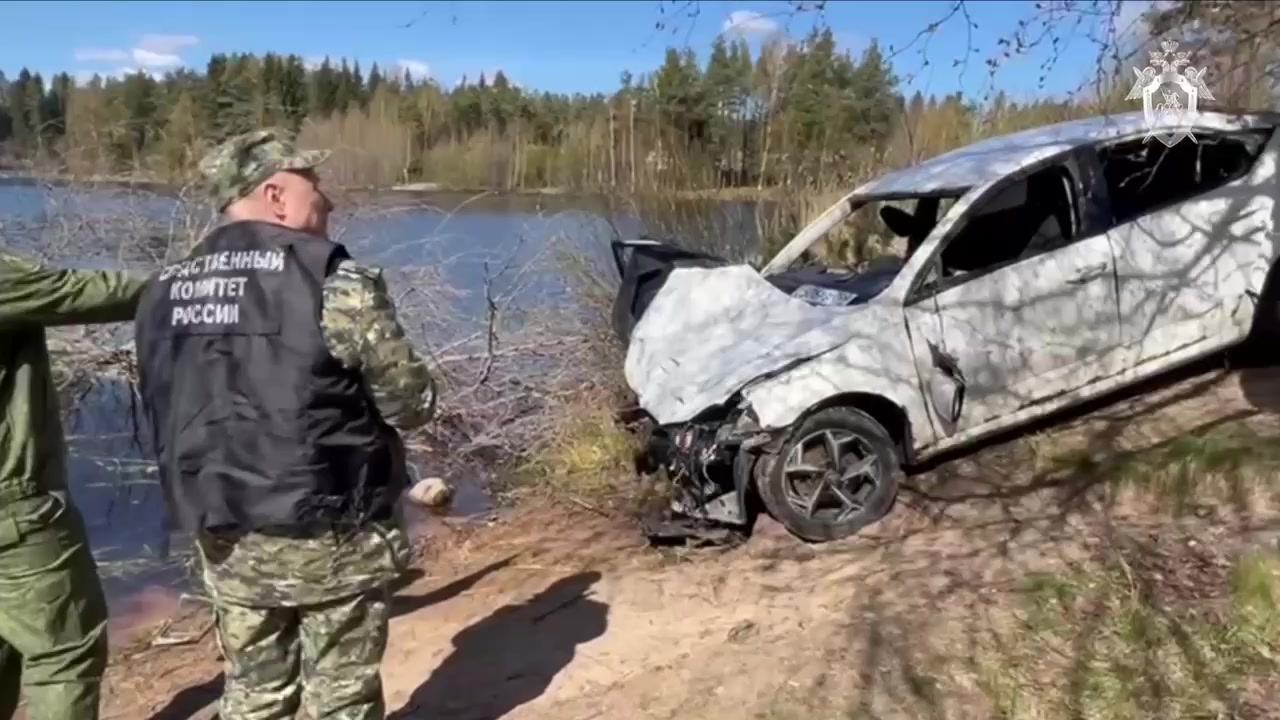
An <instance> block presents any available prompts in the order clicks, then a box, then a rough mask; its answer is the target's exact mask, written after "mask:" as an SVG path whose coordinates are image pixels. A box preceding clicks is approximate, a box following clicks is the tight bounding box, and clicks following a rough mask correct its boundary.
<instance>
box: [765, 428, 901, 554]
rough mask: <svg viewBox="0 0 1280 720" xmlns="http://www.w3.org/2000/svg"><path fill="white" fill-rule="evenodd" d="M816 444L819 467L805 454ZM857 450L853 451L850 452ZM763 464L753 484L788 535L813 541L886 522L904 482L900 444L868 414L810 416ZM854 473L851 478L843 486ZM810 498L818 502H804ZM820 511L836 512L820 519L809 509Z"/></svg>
mask: <svg viewBox="0 0 1280 720" xmlns="http://www.w3.org/2000/svg"><path fill="white" fill-rule="evenodd" d="M829 438H833V439H834V441H835V446H836V448H837V450H836V456H837V458H838V460H837V462H836V463H835V464H832V463H831V462H830V454H831V453H830V448H831V441H830V440H829ZM815 443H816V444H817V445H819V446H821V450H820V452H819V455H821V456H822V457H823V458H824V460H825V463H824V464H822V465H818V464H817V463H818V461H817V460H814V459H812V458H813V456H812V455H808V453H810V452H811V451H812V450H813V449H815ZM855 445H856V446H857V450H856V451H854V452H853V453H850V452H849V450H851V449H853V446H855ZM807 455H808V456H807ZM851 455H854V457H851ZM806 456H807V457H806ZM869 458H874V459H870V460H869ZM765 459H766V460H767V461H768V463H769V465H768V467H767V470H766V471H765V472H763V473H761V474H760V477H759V482H758V483H757V485H758V487H757V490H758V491H759V494H760V499H761V501H763V503H764V506H765V508H766V509H767V510H768V511H769V514H770V515H772V516H773V518H774V519H775V520H777V521H778V522H780V523H782V525H783V526H784V527H785V528H787V530H788V531H789V532H791V533H792V534H793V535H795V536H796V537H799V538H801V539H803V540H807V541H810V542H827V541H831V540H838V539H841V538H845V537H848V536H850V535H854V534H856V533H857V532H858V531H860V530H862V529H863V528H865V527H866V526H868V525H870V524H872V523H874V522H876V521H877V520H879V519H880V518H882V517H884V516H885V514H887V513H888V512H889V510H890V509H891V508H892V507H893V502H894V500H895V499H896V498H897V495H898V484H899V480H900V479H901V478H902V476H903V471H902V466H901V463H900V462H899V456H898V452H897V445H896V443H894V441H893V438H892V437H890V435H889V433H888V432H887V431H885V429H884V427H883V426H881V425H880V423H878V422H876V420H875V419H874V418H872V417H871V416H870V415H868V414H866V413H864V412H862V411H861V410H857V409H854V408H847V407H837V408H828V409H826V410H821V411H819V412H816V413H814V414H813V415H811V416H809V417H808V418H806V419H805V420H804V421H802V422H801V423H800V424H799V425H796V426H795V428H794V429H793V430H792V431H791V433H790V434H789V435H788V437H787V439H786V441H784V443H783V445H782V447H781V448H779V450H778V452H777V454H775V455H772V456H770V457H767V458H765ZM867 465H870V468H867ZM851 472H852V473H856V475H855V476H853V477H849V478H846V479H844V480H842V479H841V476H842V475H845V474H848V473H851ZM855 483H857V484H856V486H855ZM855 489H856V491H855ZM815 496H816V500H817V503H812V504H810V503H809V502H807V501H811V500H814V499H815ZM818 504H824V505H835V507H834V508H832V510H833V512H832V513H828V514H824V515H821V516H819V515H817V514H816V511H817V510H818V509H825V508H813V507H812V506H813V505H818ZM801 505H809V507H801ZM811 508H812V509H811ZM833 515H834V516H833Z"/></svg>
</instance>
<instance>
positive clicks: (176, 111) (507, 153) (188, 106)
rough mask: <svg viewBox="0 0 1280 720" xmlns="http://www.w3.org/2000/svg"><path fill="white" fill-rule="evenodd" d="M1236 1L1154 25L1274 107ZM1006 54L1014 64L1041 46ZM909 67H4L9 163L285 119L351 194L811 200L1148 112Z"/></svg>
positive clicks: (217, 62)
mask: <svg viewBox="0 0 1280 720" xmlns="http://www.w3.org/2000/svg"><path fill="white" fill-rule="evenodd" d="M1219 4H1220V3H1208V4H1205V3H1192V2H1187V1H1185V0H1180V1H1178V2H1171V3H1165V4H1164V6H1163V9H1160V10H1158V11H1155V12H1153V13H1148V14H1147V16H1145V18H1144V20H1143V22H1144V23H1145V26H1146V27H1147V28H1148V29H1149V30H1150V35H1151V37H1156V36H1157V35H1158V34H1161V33H1164V34H1169V33H1174V32H1175V31H1176V32H1177V33H1178V34H1179V36H1180V37H1183V41H1184V46H1186V47H1188V48H1193V49H1194V52H1195V54H1196V56H1197V61H1198V63H1199V64H1200V65H1201V66H1207V67H1209V68H1210V71H1211V75H1210V77H1212V78H1213V79H1214V88H1215V93H1216V105H1217V106H1223V107H1256V106H1258V105H1259V104H1263V105H1266V104H1274V101H1275V97H1274V92H1273V90H1274V84H1275V83H1274V78H1275V70H1276V68H1277V66H1278V63H1277V53H1276V50H1275V49H1274V48H1272V47H1271V45H1270V44H1269V43H1266V42H1264V40H1265V39H1266V37H1268V35H1267V33H1268V32H1270V31H1271V30H1273V29H1274V28H1275V27H1277V26H1280V17H1277V15H1276V13H1277V7H1280V5H1276V4H1265V3H1259V4H1257V5H1253V4H1244V5H1240V4H1228V5H1223V7H1221V8H1219V7H1218V5H1219ZM1077 12H1083V11H1082V10H1081V11H1077ZM1069 19H1070V14H1067V15H1063V16H1062V17H1050V18H1049V19H1044V20H1042V22H1043V24H1044V25H1045V27H1049V26H1050V25H1062V24H1064V23H1065V22H1066V21H1067V20H1069ZM1027 27H1028V28H1029V27H1030V26H1027ZM1001 43H1002V46H1001V48H997V51H1000V50H1001V49H1002V52H1003V55H1004V57H1005V58H1008V57H1009V56H1010V55H1011V54H1017V53H1020V52H1024V51H1025V50H1026V48H1027V47H1029V45H1030V42H1029V41H1024V40H1023V39H1021V38H1015V39H1014V40H1011V41H1007V42H1006V41H1004V40H1002V41H1001ZM1245 50H1248V52H1247V53H1246V52H1244V51H1245ZM999 54H1000V52H997V53H996V55H997V56H998V55H999ZM890 55H891V53H888V52H886V49H884V48H882V47H881V46H880V44H878V43H877V42H875V41H872V42H871V43H870V44H869V45H868V46H867V47H866V48H865V49H864V50H863V51H862V52H861V53H860V54H858V55H857V56H856V57H854V56H851V55H849V54H847V53H843V52H840V51H839V49H838V47H837V43H836V41H835V38H834V35H833V33H832V32H831V30H830V29H827V28H823V27H818V28H815V29H814V30H813V31H812V32H810V33H809V34H808V35H807V36H806V37H804V38H801V39H798V40H792V39H789V38H786V37H785V36H782V35H778V36H775V37H773V38H771V39H768V40H766V41H764V42H763V43H762V44H760V46H759V47H758V48H755V49H754V50H753V48H752V47H751V46H749V45H748V43H746V42H745V41H744V40H741V39H737V40H732V41H731V40H729V39H726V38H725V37H724V36H719V37H718V38H717V39H716V41H715V42H714V43H713V44H712V45H711V46H710V47H709V48H706V49H705V50H704V51H703V52H701V53H699V52H695V50H694V49H691V48H674V47H671V48H668V49H667V50H666V56H665V62H664V63H663V64H662V65H661V66H660V67H658V68H654V69H652V70H651V71H649V72H643V73H639V74H634V75H633V74H632V73H631V72H624V73H622V76H621V78H620V81H619V87H618V89H617V91H616V92H613V93H611V94H591V95H587V94H554V93H548V92H542V91H539V90H538V89H536V88H525V87H519V86H517V85H515V84H513V83H512V82H511V81H510V80H509V79H508V78H507V77H506V76H505V75H504V74H503V73H501V72H498V73H495V74H494V75H493V76H492V77H485V76H479V77H476V78H468V79H464V81H463V82H461V83H459V84H458V85H457V86H456V87H453V88H451V89H445V88H443V87H441V85H440V84H439V83H437V82H435V81H433V80H431V79H419V78H415V77H413V76H412V75H410V74H409V73H408V72H407V71H399V70H389V69H386V68H380V67H378V66H377V65H372V66H370V67H369V68H368V69H367V70H366V69H365V68H362V67H361V66H360V64H359V63H358V62H354V61H350V62H349V61H348V60H346V59H343V58H336V59H335V58H327V59H326V60H325V61H324V62H323V63H322V64H319V65H317V66H314V67H308V66H307V64H306V63H305V62H304V60H303V58H301V57H299V56H297V55H281V54H276V53H267V54H265V55H251V54H234V53H233V54H223V53H219V54H214V55H212V56H210V57H209V58H208V60H207V62H206V63H205V66H204V68H203V69H202V70H200V71H197V70H194V69H190V68H184V69H181V70H178V71H175V72H170V73H167V74H165V75H164V76H163V77H154V76H152V75H149V74H146V73H141V72H139V73H135V74H132V75H127V76H123V77H105V78H104V77H99V76H94V77H93V78H91V79H89V80H88V81H87V82H84V83H76V82H75V81H74V80H73V78H72V77H71V76H70V75H69V74H66V73H60V74H57V75H55V76H54V77H52V78H48V79H45V78H42V77H41V76H40V75H39V74H36V73H32V72H30V71H28V70H26V69H22V70H20V71H18V72H17V74H16V75H14V76H12V77H6V76H5V75H4V74H3V73H0V168H3V167H5V166H6V165H8V166H9V167H10V168H19V169H23V170H26V171H36V172H41V173H47V174H53V175H61V176H64V177H71V178H76V177H90V176H91V177H99V178H101V177H131V178H145V179H150V180H159V181H162V182H167V183H181V182H184V181H186V180H189V179H190V177H191V172H192V169H193V166H194V161H195V160H196V159H198V157H199V156H200V155H201V154H202V153H203V152H204V150H205V149H207V148H208V147H209V146H210V145H211V144H213V143H216V142H218V141H219V140H221V139H223V138H225V137H227V136H229V135H231V134H234V133H237V132H241V131H244V130H247V129H250V128H254V127H260V126H263V125H279V126H282V127H285V128H286V129H288V130H289V131H290V132H293V133H297V135H298V137H299V140H300V142H302V143H303V144H306V145H312V146H324V147H330V148H334V149H335V150H336V153H335V158H334V160H333V162H332V163H331V166H330V167H331V172H332V173H333V181H334V182H336V183H338V184H340V185H343V186H348V187H387V186H391V185H398V184H404V183H432V184H434V185H436V186H439V187H441V188H445V189H454V188H461V189H481V188H483V189H490V190H498V191H520V190H557V191H570V190H572V191H606V192H631V193H635V192H670V191H692V192H713V193H714V192H726V191H729V192H740V191H759V190H766V189H783V190H787V189H799V190H810V189H815V188H816V189H823V188H830V187H835V186H847V185H848V184H849V183H850V182H853V181H856V180H858V179H860V178H864V177H866V176H867V175H869V174H873V173H875V172H879V171H883V170H885V169H890V168H894V167H901V166H903V165H905V164H909V163H912V162H916V161H919V160H921V159H924V158H926V157H929V156H931V155H935V154H937V153H940V152H944V151H946V150H948V149H951V148H954V147H956V146H959V145H962V144H964V143H966V142H971V141H973V140H975V139H978V138H980V137H984V136H989V135H992V134H1000V133H1005V132H1010V131H1014V130H1018V129H1022V128H1026V127H1033V126H1037V125H1042V124H1046V123H1052V122H1058V121H1061V120H1065V119H1070V118H1073V117H1080V116H1083V115H1090V114H1096V113H1098V112H1100V111H1111V110H1125V109H1129V110H1132V109H1137V107H1136V106H1135V105H1134V104H1133V103H1132V102H1130V101H1125V100H1124V96H1125V94H1126V92H1127V90H1128V87H1129V86H1130V85H1131V84H1132V77H1131V76H1130V74H1129V73H1127V72H1120V73H1119V74H1113V75H1112V76H1110V77H1108V78H1101V77H1100V78H1098V79H1099V80H1101V82H1100V83H1096V84H1095V85H1094V86H1093V87H1092V89H1091V90H1089V91H1088V92H1082V93H1079V94H1077V95H1075V96H1073V98H1072V99H1070V100H1064V99H1045V98H1042V99H1038V100H1035V101H1032V102H1030V103H1026V102H1024V103H1021V104H1019V103H1016V102H1011V101H1009V100H1008V99H1007V98H1006V96H1005V95H1004V93H1002V92H999V91H998V90H997V91H994V92H992V93H990V94H989V95H984V96H983V97H964V96H961V95H959V94H955V95H949V96H943V97H924V96H922V95H921V94H919V93H915V94H913V95H912V96H910V97H906V96H905V95H904V93H903V90H902V88H903V86H904V83H903V80H902V78H901V77H900V71H898V70H896V69H895V63H894V62H892V61H891V60H890ZM993 57H994V56H993ZM1141 59H1142V58H1141V56H1138V55H1135V56H1134V57H1132V58H1130V61H1129V64H1132V63H1139V64H1141V63H1140V61H1141ZM899 64H900V63H899ZM997 64H998V62H997V61H995V60H992V61H990V67H991V68H992V69H994V68H995V67H996V65H997ZM1118 64H1119V65H1124V64H1125V63H1118ZM1122 69H1123V68H1122ZM1267 80H1270V81H1271V83H1270V85H1271V87H1269V86H1268V83H1267V82H1265V81H1267ZM1206 105H1207V103H1203V102H1202V107H1205V106H1206Z"/></svg>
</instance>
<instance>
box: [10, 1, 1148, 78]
mask: <svg viewBox="0 0 1280 720" xmlns="http://www.w3.org/2000/svg"><path fill="white" fill-rule="evenodd" d="M1033 5H1034V3H1032V2H1020V1H1014V0H1008V1H1004V2H970V3H969V4H968V8H969V12H970V15H971V18H972V20H973V22H975V23H976V24H977V25H978V29H976V30H973V31H972V32H973V43H974V45H976V46H977V47H978V48H979V50H980V53H981V54H979V55H976V56H973V57H972V58H971V60H970V63H969V66H968V69H967V70H966V71H965V73H964V74H963V75H962V73H961V71H960V69H959V68H955V67H953V66H952V60H953V59H954V58H957V57H960V56H962V55H963V54H964V50H965V47H966V44H967V38H966V32H965V31H966V28H965V22H964V20H963V18H962V17H961V16H960V15H956V16H954V17H953V18H951V20H950V21H948V22H947V23H946V24H945V25H943V27H942V29H941V30H940V31H939V32H938V34H936V35H935V36H933V38H932V39H931V40H930V42H929V45H928V60H929V64H930V67H927V68H923V72H922V58H921V56H920V55H919V53H918V52H917V50H918V49H919V48H920V47H921V46H922V43H917V46H916V47H915V48H913V49H912V50H910V51H907V52H904V53H902V54H901V55H899V56H898V57H897V58H895V60H894V64H895V67H896V69H897V71H898V73H899V75H900V76H902V77H903V78H904V80H905V79H906V76H907V75H909V74H912V73H917V77H916V78H915V79H914V80H913V81H911V82H910V83H906V84H904V89H905V90H907V91H908V92H910V91H912V90H915V89H920V90H922V91H924V92H925V93H930V92H932V93H947V92H954V91H956V90H963V91H965V93H966V94H967V95H973V96H979V95H981V94H982V93H983V91H984V90H985V88H986V86H987V83H988V79H987V74H986V70H985V67H984V66H983V60H984V59H985V57H987V55H988V54H989V53H991V52H992V51H993V50H994V49H995V48H996V39H997V38H998V37H1001V36H1002V35H1004V34H1006V33H1009V32H1011V31H1012V30H1013V29H1014V28H1015V27H1016V24H1017V22H1018V20H1020V19H1024V18H1027V17H1030V16H1031V15H1032V14H1033V13H1034V12H1035V10H1034V7H1033ZM692 6H696V7H697V15H696V17H691V13H690V8H691V7H692ZM950 6H951V3H950V2H947V1H945V0H942V1H932V2H930V1H924V0H917V1H912V2H908V1H900V2H854V1H849V0H845V1H839V0H833V1H831V2H829V3H828V4H827V6H826V10H825V13H824V16H823V20H824V21H825V23H826V24H827V25H829V26H830V27H831V28H832V30H833V31H834V32H835V33H836V37H837V39H838V41H839V42H840V44H841V46H842V47H843V48H847V49H849V50H851V51H852V52H853V53H854V54H855V57H856V55H857V54H858V53H859V52H861V50H862V49H863V48H864V47H865V46H866V43H867V42H868V41H869V40H870V39H871V38H877V39H879V41H880V43H881V45H882V46H884V47H887V46H889V45H891V44H892V45H894V46H895V47H902V46H904V45H906V44H907V43H909V42H910V41H911V40H912V38H913V37H915V36H916V35H917V33H919V32H920V31H921V30H922V29H923V28H924V27H925V26H927V25H928V24H929V23H930V22H933V21H936V20H940V19H941V18H942V17H943V16H944V15H946V13H947V11H948V10H949V8H950ZM1146 6H1147V1H1146V0H1125V5H1124V6H1123V9H1122V16H1123V18H1122V24H1123V25H1125V26H1128V25H1129V20H1131V19H1132V18H1133V17H1136V16H1137V14H1138V11H1140V10H1141V9H1142V8H1144V7H1146ZM660 10H662V11H664V12H660ZM664 19H665V20H666V21H667V22H668V23H669V27H668V28H667V29H666V30H665V31H661V32H660V31H658V30H656V29H655V23H656V22H658V21H659V20H664ZM816 20H817V16H816V15H815V14H813V13H812V12H807V13H802V14H797V13H795V11H794V6H793V4H792V3H789V2H737V1H732V0H702V1H701V2H697V3H689V2H684V1H683V0H682V1H681V2H675V3H673V2H670V1H669V0H668V1H667V2H659V1H658V0H633V1H630V2H628V1H624V0H617V1H610V2H480V1H474V2H464V1H461V0H459V1H450V0H437V1H436V2H362V3H354V2H111V1H110V0H106V1H103V2H15V1H12V0H11V1H9V2H5V3H0V28H28V29H30V32H14V31H11V30H6V32H4V38H5V41H4V43H3V44H0V70H3V71H4V72H5V73H6V74H7V75H9V76H10V77H12V76H13V75H15V74H16V73H17V71H18V70H19V69H20V68H21V67H23V66H26V67H28V68H31V69H33V70H38V71H40V72H41V73H42V74H44V75H45V76H46V77H48V76H49V75H50V74H52V73H54V72H59V71H67V72H70V73H72V74H73V75H77V74H78V75H80V76H82V77H84V76H87V74H89V73H92V72H100V73H103V74H110V73H116V72H121V71H123V70H125V69H131V68H143V69H147V70H151V71H154V72H163V71H164V70H167V69H170V68H173V67H177V66H181V65H187V66H191V67H195V68H196V69H199V70H203V68H204V65H205V61H206V60H207V59H208V56H209V54H210V53H213V52H257V53H262V52H266V51H269V50H273V51H276V52H281V53H296V54H299V55H302V56H303V57H305V58H309V59H318V58H322V57H323V56H325V55H329V56H330V57H333V58H338V57H342V56H346V57H347V58H350V59H357V60H359V61H360V63H361V67H362V69H364V70H365V71H366V72H367V70H368V68H369V66H370V65H371V64H372V63H373V62H377V63H378V64H379V66H381V67H384V68H385V67H388V66H391V67H402V68H403V67H407V68H410V69H411V71H412V72H414V73H415V74H419V75H423V74H429V75H430V76H431V77H433V78H434V79H435V80H436V81H438V82H440V83H441V84H442V85H444V86H445V87H451V86H452V85H453V84H454V83H456V82H457V80H458V79H459V78H461V77H462V76H463V75H466V76H468V77H470V78H472V79H474V78H475V77H476V76H477V75H479V74H480V73H481V72H484V73H486V74H492V72H493V71H494V70H496V69H498V68H501V69H502V70H503V71H504V72H505V73H506V74H507V75H508V77H510V78H511V79H512V80H514V81H515V82H517V83H519V84H520V85H522V86H525V87H529V88H533V89H538V90H550V91H567V92H572V91H582V92H596V91H606V92H607V91H612V90H614V89H616V88H617V86H618V78H619V75H620V74H621V73H622V71H623V70H631V71H632V72H633V73H637V74H638V73H641V72H648V71H650V70H652V69H654V68H656V67H657V66H658V65H659V64H661V62H662V56H663V52H664V48H665V47H666V46H667V45H676V46H684V45H686V44H687V45H688V46H690V47H692V48H694V49H695V50H697V51H698V53H699V57H700V59H702V60H704V61H705V57H706V50H707V48H708V47H709V46H710V43H711V41H712V39H713V38H714V37H715V36H716V35H717V34H719V33H722V32H728V33H729V34H731V35H732V34H741V35H743V36H745V37H747V38H748V40H750V41H752V42H753V44H754V43H758V41H759V39H760V38H761V37H762V35H763V34H764V33H767V32H770V31H776V30H779V29H781V30H782V31H784V32H787V33H789V34H790V35H791V36H792V37H800V36H802V35H803V34H804V33H805V32H806V31H807V30H808V29H809V28H810V27H811V26H812V24H813V23H814V22H815V21H816ZM46 26H52V27H56V28H57V32H48V31H44V30H42V29H41V28H43V27H46ZM406 26H407V27H406ZM726 28H728V29H726ZM1095 54H1096V50H1094V49H1093V48H1091V47H1090V46H1088V45H1087V44H1085V43H1084V42H1083V41H1075V42H1072V43H1071V44H1070V45H1069V46H1068V47H1067V48H1066V50H1065V51H1064V52H1063V54H1062V56H1061V58H1060V60H1059V64H1058V68H1057V70H1055V71H1054V72H1053V73H1051V75H1050V77H1049V80H1048V81H1047V83H1046V90H1047V91H1048V92H1062V91H1064V90H1066V89H1069V88H1072V87H1075V86H1076V85H1077V84H1078V82H1079V80H1080V77H1081V74H1082V73H1086V72H1088V73H1091V72H1092V70H1093V68H1094V67H1096V62H1095ZM1046 57H1047V55H1046V54H1044V53H1040V54H1036V55H1031V56H1028V57H1024V58H1022V59H1020V60H1018V62H1016V63H1015V64H1013V65H1010V66H1008V67H1007V68H1005V69H1003V70H1002V71H1001V73H1000V74H999V75H998V76H997V83H998V86H1000V87H1002V88H1003V89H1005V90H1006V91H1007V92H1009V93H1011V94H1012V95H1014V96H1018V97H1027V96H1031V95H1035V94H1038V91H1037V83H1038V78H1039V75H1040V74H1041V70H1040V69H1039V67H1038V66H1039V65H1040V63H1041V62H1043V60H1044V59H1045V58H1046Z"/></svg>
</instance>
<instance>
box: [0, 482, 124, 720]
mask: <svg viewBox="0 0 1280 720" xmlns="http://www.w3.org/2000/svg"><path fill="white" fill-rule="evenodd" d="M106 665H107V606H106V601H105V599H104V598H103V594H102V585H101V583H100V581H99V580H98V570H97V566H96V564H95V563H94V560H93V556H92V555H91V554H90V553H89V545H88V541H87V539H86V538H85V531H84V522H83V520H82V519H81V517H80V514H79V513H78V512H77V511H76V509H75V508H74V507H73V506H72V505H71V504H70V503H68V502H67V500H66V498H65V496H63V495H62V494H61V493H49V494H45V495H40V496H37V497H33V498H24V499H21V500H11V499H7V498H5V497H4V496H3V489H0V720H9V718H10V717H12V716H13V714H14V710H15V708H16V707H17V706H18V700H19V694H20V691H21V693H22V694H25V695H26V698H27V707H26V715H27V718H28V720H96V719H97V717H98V697H99V692H100V691H99V687H100V684H101V682H102V674H103V672H104V671H105V670H106Z"/></svg>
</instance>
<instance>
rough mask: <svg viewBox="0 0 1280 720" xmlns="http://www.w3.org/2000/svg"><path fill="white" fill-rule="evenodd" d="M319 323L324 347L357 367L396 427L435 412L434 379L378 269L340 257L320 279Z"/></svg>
mask: <svg viewBox="0 0 1280 720" xmlns="http://www.w3.org/2000/svg"><path fill="white" fill-rule="evenodd" d="M323 298H324V310H323V312H322V313H321V327H322V329H323V330H324V337H325V343H326V344H327V345H328V347H329V352H331V353H332V354H333V356H334V357H336V358H337V359H338V360H339V361H340V362H341V363H342V364H343V365H345V366H346V367H348V368H351V369H353V370H359V371H361V373H362V374H363V375H364V378H365V381H366V382H367V383H368V386H369V390H370V392H371V393H372V394H373V398H374V402H375V403H376V404H377V406H378V412H379V413H381V414H382V417H383V418H384V419H385V420H386V421H387V422H388V423H390V424H391V425H392V426H393V427H395V428H396V429H398V430H401V431H404V430H411V429H413V428H417V427H420V426H422V425H423V424H425V423H426V422H427V421H428V420H430V419H431V416H432V414H433V413H434V412H435V404H436V387H435V380H434V379H433V378H432V377H431V373H430V372H429V371H428V369H427V364H426V363H425V362H424V361H423V360H422V358H420V357H419V356H418V354H417V353H416V352H415V351H414V349H413V346H412V345H411V344H410V343H409V341H408V339H407V338H406V337H405V334H404V328H402V327H401V326H400V322H399V320H398V319H397V318H396V309H395V304H394V303H393V302H392V300H391V296H390V295H389V294H388V292H387V286H386V282H385V281H384V280H383V278H382V272H381V271H379V270H377V269H374V268H369V267H366V266H363V265H359V264H357V263H354V262H352V261H350V260H343V261H342V262H341V263H339V265H338V267H337V269H336V270H335V271H334V272H333V274H331V275H330V276H329V277H328V278H327V279H326V280H325V284H324V292H323Z"/></svg>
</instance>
